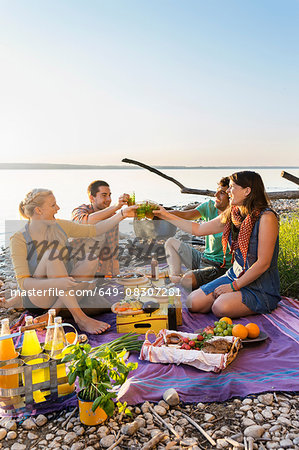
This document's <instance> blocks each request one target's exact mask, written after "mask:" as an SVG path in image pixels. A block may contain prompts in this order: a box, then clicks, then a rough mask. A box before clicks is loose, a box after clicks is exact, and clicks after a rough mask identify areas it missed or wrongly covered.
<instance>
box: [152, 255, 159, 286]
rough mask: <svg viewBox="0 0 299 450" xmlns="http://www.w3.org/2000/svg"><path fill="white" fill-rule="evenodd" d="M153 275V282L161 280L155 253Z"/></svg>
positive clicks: (153, 256)
mask: <svg viewBox="0 0 299 450" xmlns="http://www.w3.org/2000/svg"><path fill="white" fill-rule="evenodd" d="M151 274H152V280H153V281H157V280H159V263H158V260H157V258H156V254H155V253H152V260H151Z"/></svg>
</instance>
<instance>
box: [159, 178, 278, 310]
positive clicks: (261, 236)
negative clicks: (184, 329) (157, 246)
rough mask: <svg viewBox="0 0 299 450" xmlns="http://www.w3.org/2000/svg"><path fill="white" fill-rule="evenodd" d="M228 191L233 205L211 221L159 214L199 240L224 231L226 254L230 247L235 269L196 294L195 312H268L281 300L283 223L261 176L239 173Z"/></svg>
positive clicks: (193, 298)
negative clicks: (281, 235)
mask: <svg viewBox="0 0 299 450" xmlns="http://www.w3.org/2000/svg"><path fill="white" fill-rule="evenodd" d="M230 180H231V181H230V186H229V189H228V190H227V193H228V195H229V197H230V205H229V207H228V208H227V209H226V211H224V212H223V213H222V214H221V215H220V216H218V217H217V218H216V219H213V220H211V221H210V222H206V223H201V224H198V223H196V222H191V223H190V222H189V221H187V220H184V219H179V218H174V216H173V215H171V214H169V213H168V212H167V211H166V210H165V209H164V208H162V207H160V209H159V210H157V211H156V215H158V216H159V217H160V218H162V219H165V220H167V221H169V222H171V223H173V224H174V225H176V226H177V227H179V228H180V229H182V230H183V231H186V232H188V233H191V234H193V235H196V236H206V235H209V234H216V233H221V232H222V233H223V235H222V245H223V252H224V255H225V253H226V248H227V246H228V245H229V246H230V252H231V253H232V261H233V266H232V267H231V268H230V269H229V270H228V271H227V272H226V273H225V274H224V275H223V276H221V277H219V278H217V279H216V280H214V281H211V282H210V283H207V284H205V285H203V286H201V287H200V289H197V290H196V291H193V292H192V293H191V294H190V295H189V297H188V301H187V304H188V306H189V308H190V311H191V312H200V313H207V312H209V311H211V310H212V312H213V313H214V314H215V315H216V316H217V317H222V316H228V317H231V318H236V317H242V316H247V315H250V314H257V313H260V314H263V313H269V312H271V311H272V310H273V309H275V308H276V307H277V304H278V302H279V301H280V294H279V274H278V268H277V258H278V231H279V224H278V218H277V216H276V214H275V212H274V211H273V210H272V209H271V208H270V206H269V205H270V202H269V199H268V197H267V194H266V192H265V188H264V184H263V181H262V179H261V177H260V175H259V174H258V173H256V172H252V171H242V172H236V173H234V174H233V175H231V177H230ZM224 265H225V261H223V266H224Z"/></svg>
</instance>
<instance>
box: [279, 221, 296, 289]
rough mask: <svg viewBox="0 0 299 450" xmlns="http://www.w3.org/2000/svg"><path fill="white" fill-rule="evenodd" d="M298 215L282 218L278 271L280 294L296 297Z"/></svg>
mask: <svg viewBox="0 0 299 450" xmlns="http://www.w3.org/2000/svg"><path fill="white" fill-rule="evenodd" d="M298 236H299V213H296V214H294V215H292V216H291V217H287V216H282V217H281V220H280V229H279V255H278V270H279V276H280V292H281V295H285V296H295V297H296V296H298V292H299V239H298Z"/></svg>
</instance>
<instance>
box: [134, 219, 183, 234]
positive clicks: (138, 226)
mask: <svg viewBox="0 0 299 450" xmlns="http://www.w3.org/2000/svg"><path fill="white" fill-rule="evenodd" d="M133 227H134V232H135V235H136V237H137V238H139V239H156V240H160V239H164V240H165V239H168V238H169V237H172V236H174V235H175V233H176V226H175V225H173V224H172V223H170V222H167V221H166V220H163V219H159V218H158V217H155V218H154V219H153V220H148V219H143V220H138V219H136V218H135V219H134V221H133Z"/></svg>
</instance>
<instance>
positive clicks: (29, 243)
mask: <svg viewBox="0 0 299 450" xmlns="http://www.w3.org/2000/svg"><path fill="white" fill-rule="evenodd" d="M56 226H57V227H59V229H60V231H62V233H63V234H64V235H65V241H66V243H65V246H66V247H67V249H68V250H70V247H69V245H68V242H67V239H68V236H67V234H66V232H65V231H64V230H63V229H62V227H61V226H60V225H59V224H58V223H56ZM22 234H23V236H24V238H25V241H26V247H27V260H28V267H29V271H30V275H31V276H33V275H34V272H35V270H36V268H37V265H38V263H39V261H38V254H37V250H36V247H35V244H34V241H33V240H32V237H31V236H30V233H29V223H27V224H26V225H25V231H23V233H22ZM29 255H30V258H29ZM66 267H67V271H68V273H70V271H71V268H72V263H71V261H70V260H69V258H68V259H67V264H66Z"/></svg>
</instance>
